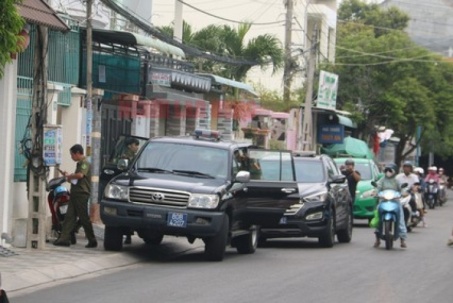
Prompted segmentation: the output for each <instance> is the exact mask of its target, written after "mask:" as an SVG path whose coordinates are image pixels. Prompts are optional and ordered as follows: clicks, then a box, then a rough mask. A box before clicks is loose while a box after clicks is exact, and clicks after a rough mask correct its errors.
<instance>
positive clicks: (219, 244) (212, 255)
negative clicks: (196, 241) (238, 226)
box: [203, 214, 230, 261]
mask: <svg viewBox="0 0 453 303" xmlns="http://www.w3.org/2000/svg"><path fill="white" fill-rule="evenodd" d="M229 226H230V220H229V217H228V215H226V214H225V215H224V216H223V222H222V226H221V228H220V231H219V233H218V234H217V235H216V236H214V237H209V238H204V239H203V241H204V243H205V247H204V254H205V258H206V259H207V260H209V261H222V260H223V257H224V256H225V248H226V244H227V240H228V232H229Z"/></svg>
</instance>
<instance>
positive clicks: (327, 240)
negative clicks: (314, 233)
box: [318, 211, 335, 247]
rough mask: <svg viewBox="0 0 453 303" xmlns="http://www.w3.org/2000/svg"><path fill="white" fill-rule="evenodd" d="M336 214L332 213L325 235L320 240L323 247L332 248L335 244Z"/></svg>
mask: <svg viewBox="0 0 453 303" xmlns="http://www.w3.org/2000/svg"><path fill="white" fill-rule="evenodd" d="M334 216H335V214H334V212H333V211H330V217H329V219H328V221H327V226H326V230H325V232H324V234H323V235H322V236H321V237H319V238H318V241H319V244H320V245H321V246H322V247H332V246H333V244H334V243H335V220H334Z"/></svg>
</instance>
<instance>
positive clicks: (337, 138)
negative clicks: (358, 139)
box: [318, 124, 344, 144]
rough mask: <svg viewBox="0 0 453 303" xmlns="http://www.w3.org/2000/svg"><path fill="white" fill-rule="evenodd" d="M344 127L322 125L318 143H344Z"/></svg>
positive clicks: (339, 125)
mask: <svg viewBox="0 0 453 303" xmlns="http://www.w3.org/2000/svg"><path fill="white" fill-rule="evenodd" d="M343 139H344V126H343V125H341V124H329V125H321V126H320V127H319V129H318V143H321V144H336V143H343Z"/></svg>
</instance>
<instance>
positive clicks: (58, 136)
mask: <svg viewBox="0 0 453 303" xmlns="http://www.w3.org/2000/svg"><path fill="white" fill-rule="evenodd" d="M62 141H63V136H62V132H61V125H45V126H44V136H43V148H42V157H43V159H44V164H45V165H46V166H56V165H59V164H61V144H62Z"/></svg>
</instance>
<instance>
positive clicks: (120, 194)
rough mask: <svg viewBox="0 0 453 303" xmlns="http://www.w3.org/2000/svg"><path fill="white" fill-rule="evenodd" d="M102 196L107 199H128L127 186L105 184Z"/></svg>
mask: <svg viewBox="0 0 453 303" xmlns="http://www.w3.org/2000/svg"><path fill="white" fill-rule="evenodd" d="M104 197H106V198H109V199H116V200H126V201H129V187H127V186H121V185H115V184H107V186H106V187H105V190H104Z"/></svg>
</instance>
